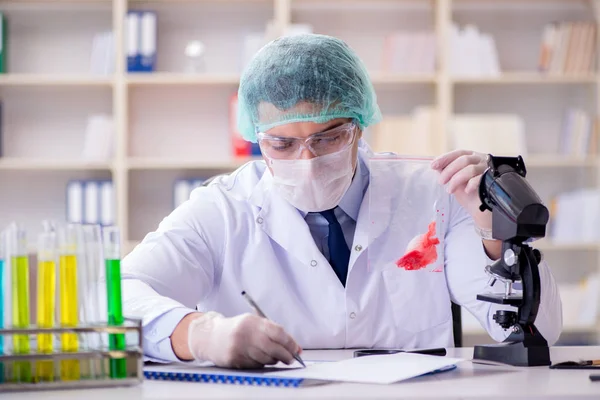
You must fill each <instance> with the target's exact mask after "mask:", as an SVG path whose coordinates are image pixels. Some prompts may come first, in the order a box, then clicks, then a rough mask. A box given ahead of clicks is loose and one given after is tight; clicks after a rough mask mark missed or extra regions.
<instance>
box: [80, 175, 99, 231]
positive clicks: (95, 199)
mask: <svg viewBox="0 0 600 400" xmlns="http://www.w3.org/2000/svg"><path fill="white" fill-rule="evenodd" d="M98 186H99V185H98V182H96V181H87V182H85V189H84V193H85V199H84V203H83V204H84V210H85V212H84V219H83V222H84V223H86V224H97V223H99V222H100V218H99V214H100V193H99V192H100V191H99V188H98Z"/></svg>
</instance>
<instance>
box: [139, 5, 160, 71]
mask: <svg viewBox="0 0 600 400" xmlns="http://www.w3.org/2000/svg"><path fill="white" fill-rule="evenodd" d="M140 28H141V42H140V70H141V71H143V72H153V71H154V70H155V67H156V45H157V43H156V13H155V12H153V11H144V12H143V13H141V26H140Z"/></svg>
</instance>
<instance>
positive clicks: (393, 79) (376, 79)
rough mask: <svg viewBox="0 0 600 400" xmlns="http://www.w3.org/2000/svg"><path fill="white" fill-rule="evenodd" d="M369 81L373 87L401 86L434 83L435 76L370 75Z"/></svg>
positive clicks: (435, 80)
mask: <svg viewBox="0 0 600 400" xmlns="http://www.w3.org/2000/svg"><path fill="white" fill-rule="evenodd" d="M371 81H372V82H373V84H374V85H383V84H403V83H407V84H409V83H436V82H437V76H436V75H427V74H425V75H416V74H415V75H400V74H379V73H376V74H372V75H371Z"/></svg>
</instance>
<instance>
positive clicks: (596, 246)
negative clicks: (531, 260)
mask: <svg viewBox="0 0 600 400" xmlns="http://www.w3.org/2000/svg"><path fill="white" fill-rule="evenodd" d="M531 246H532V247H533V248H536V249H539V250H542V251H600V243H552V240H551V239H548V238H544V239H540V240H538V241H535V242H533V243H532V244H531Z"/></svg>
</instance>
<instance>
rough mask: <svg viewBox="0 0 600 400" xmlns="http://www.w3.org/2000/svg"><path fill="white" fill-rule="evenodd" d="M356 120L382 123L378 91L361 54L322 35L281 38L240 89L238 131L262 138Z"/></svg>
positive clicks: (250, 70) (262, 56)
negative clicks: (308, 124) (292, 128)
mask: <svg viewBox="0 0 600 400" xmlns="http://www.w3.org/2000/svg"><path fill="white" fill-rule="evenodd" d="M336 118H353V119H355V120H356V121H358V124H359V125H360V127H361V128H363V129H364V128H365V127H367V126H369V125H372V124H375V123H377V122H379V121H380V120H381V118H382V117H381V111H380V109H379V106H378V105H377V97H376V95H375V89H374V88H373V85H372V83H371V80H370V79H369V74H368V72H367V70H366V68H365V66H364V64H363V63H362V61H361V60H360V59H359V58H358V56H357V55H356V53H354V51H353V50H352V49H351V48H350V47H349V46H348V45H347V44H346V43H344V42H343V41H341V40H340V39H337V38H334V37H331V36H326V35H318V34H303V35H293V36H284V37H280V38H278V39H276V40H274V41H272V42H270V43H269V44H267V45H266V46H264V47H263V48H262V49H261V50H260V51H259V52H258V53H257V54H256V55H255V56H254V58H253V59H252V60H251V61H250V63H249V64H248V66H247V67H246V69H245V71H244V72H243V74H242V77H241V80H240V86H239V89H238V129H239V131H240V133H241V134H242V136H243V137H244V138H245V139H246V140H249V141H251V142H256V133H257V132H265V131H267V130H269V129H271V128H273V127H275V126H278V125H283V124H289V123H293V122H302V121H312V122H316V123H323V122H327V121H330V120H332V119H336Z"/></svg>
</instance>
